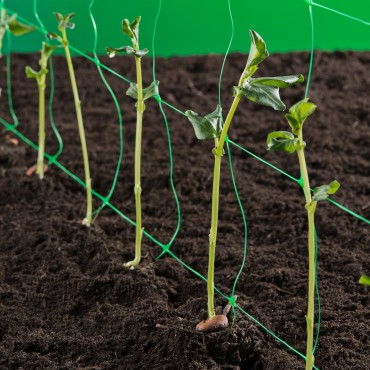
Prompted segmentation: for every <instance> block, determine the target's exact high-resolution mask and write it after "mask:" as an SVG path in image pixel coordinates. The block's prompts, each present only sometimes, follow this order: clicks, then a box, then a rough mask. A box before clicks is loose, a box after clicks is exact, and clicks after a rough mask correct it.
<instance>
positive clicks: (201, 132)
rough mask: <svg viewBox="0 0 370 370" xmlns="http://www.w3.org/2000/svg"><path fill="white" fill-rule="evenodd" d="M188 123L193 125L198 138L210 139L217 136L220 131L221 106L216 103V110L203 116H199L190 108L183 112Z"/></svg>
mask: <svg viewBox="0 0 370 370" xmlns="http://www.w3.org/2000/svg"><path fill="white" fill-rule="evenodd" d="M185 115H186V117H188V119H189V121H190V123H191V124H192V125H193V128H194V132H195V136H196V137H197V139H199V140H210V139H215V138H216V137H219V136H220V135H221V132H222V108H221V107H220V105H217V108H216V110H214V111H213V112H212V113H210V114H207V115H206V116H205V117H201V116H199V115H198V114H197V113H195V112H193V111H192V110H187V111H186V112H185Z"/></svg>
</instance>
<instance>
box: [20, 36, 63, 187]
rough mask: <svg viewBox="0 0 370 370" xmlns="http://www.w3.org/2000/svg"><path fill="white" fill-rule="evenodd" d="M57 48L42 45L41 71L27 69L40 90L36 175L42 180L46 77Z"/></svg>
mask: <svg viewBox="0 0 370 370" xmlns="http://www.w3.org/2000/svg"><path fill="white" fill-rule="evenodd" d="M55 49H56V46H52V45H48V44H47V43H46V42H43V43H42V50H41V58H40V60H39V65H40V70H39V71H38V72H36V71H35V70H33V69H32V68H31V67H30V66H27V67H26V76H27V77H28V78H34V79H35V80H36V82H37V86H38V89H39V151H38V156H37V168H36V173H37V174H38V175H39V177H40V179H41V180H42V179H43V178H44V153H45V88H46V75H47V73H48V69H47V66H48V60H49V57H50V56H51V54H52V53H53V51H54V50H55Z"/></svg>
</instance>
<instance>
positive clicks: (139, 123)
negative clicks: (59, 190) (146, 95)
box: [124, 56, 144, 268]
mask: <svg viewBox="0 0 370 370" xmlns="http://www.w3.org/2000/svg"><path fill="white" fill-rule="evenodd" d="M135 64H136V79H137V105H136V109H137V111H136V138H135V179H134V181H135V187H134V193H135V206H136V236H135V258H134V259H133V260H132V261H129V262H127V263H125V264H124V266H125V267H129V268H133V267H135V266H137V265H138V264H139V263H140V260H141V238H142V235H143V230H144V228H143V227H142V221H141V139H142V132H143V113H144V99H143V78H142V73H141V58H139V57H137V56H135Z"/></svg>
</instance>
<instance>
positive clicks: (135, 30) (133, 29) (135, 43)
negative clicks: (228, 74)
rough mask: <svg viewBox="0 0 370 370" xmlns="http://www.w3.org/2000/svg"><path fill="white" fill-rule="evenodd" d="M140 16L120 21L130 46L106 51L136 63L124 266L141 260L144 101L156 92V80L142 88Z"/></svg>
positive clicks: (128, 93) (144, 50)
mask: <svg viewBox="0 0 370 370" xmlns="http://www.w3.org/2000/svg"><path fill="white" fill-rule="evenodd" d="M140 20H141V17H136V18H135V20H134V21H132V22H131V23H130V22H129V20H128V19H124V20H123V21H122V31H123V33H124V34H125V35H127V36H128V37H129V38H130V39H131V42H132V46H122V47H120V48H112V47H107V48H106V50H107V53H108V55H109V57H110V58H113V57H114V56H115V55H116V54H117V53H121V52H124V53H126V54H128V55H133V56H134V58H135V65H136V79H137V82H136V83H131V84H130V87H129V89H128V90H127V92H126V94H127V95H128V96H130V97H131V98H133V99H135V100H136V105H135V106H136V138H135V170H134V177H135V178H134V181H135V186H134V194H135V207H136V236H135V258H134V259H133V260H132V261H129V262H126V263H124V265H123V266H124V267H126V268H131V269H132V268H134V267H135V266H137V265H138V264H139V263H140V260H141V239H142V236H143V231H144V228H143V227H142V219H141V138H142V131H143V113H144V109H145V104H144V101H145V100H147V99H149V98H151V97H152V96H155V95H157V94H158V83H159V82H158V81H153V82H152V83H151V84H150V85H149V86H148V87H147V88H145V89H144V88H143V77H142V72H141V58H142V57H143V56H144V55H146V54H147V53H148V49H143V50H140V48H139V23H140Z"/></svg>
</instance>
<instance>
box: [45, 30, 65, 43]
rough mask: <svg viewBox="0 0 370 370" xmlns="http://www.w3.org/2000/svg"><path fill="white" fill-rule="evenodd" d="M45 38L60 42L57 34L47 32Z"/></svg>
mask: <svg viewBox="0 0 370 370" xmlns="http://www.w3.org/2000/svg"><path fill="white" fill-rule="evenodd" d="M46 38H48V39H49V40H59V41H61V39H62V38H61V37H60V36H59V35H58V34H57V33H55V32H48V33H47V34H46Z"/></svg>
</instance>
